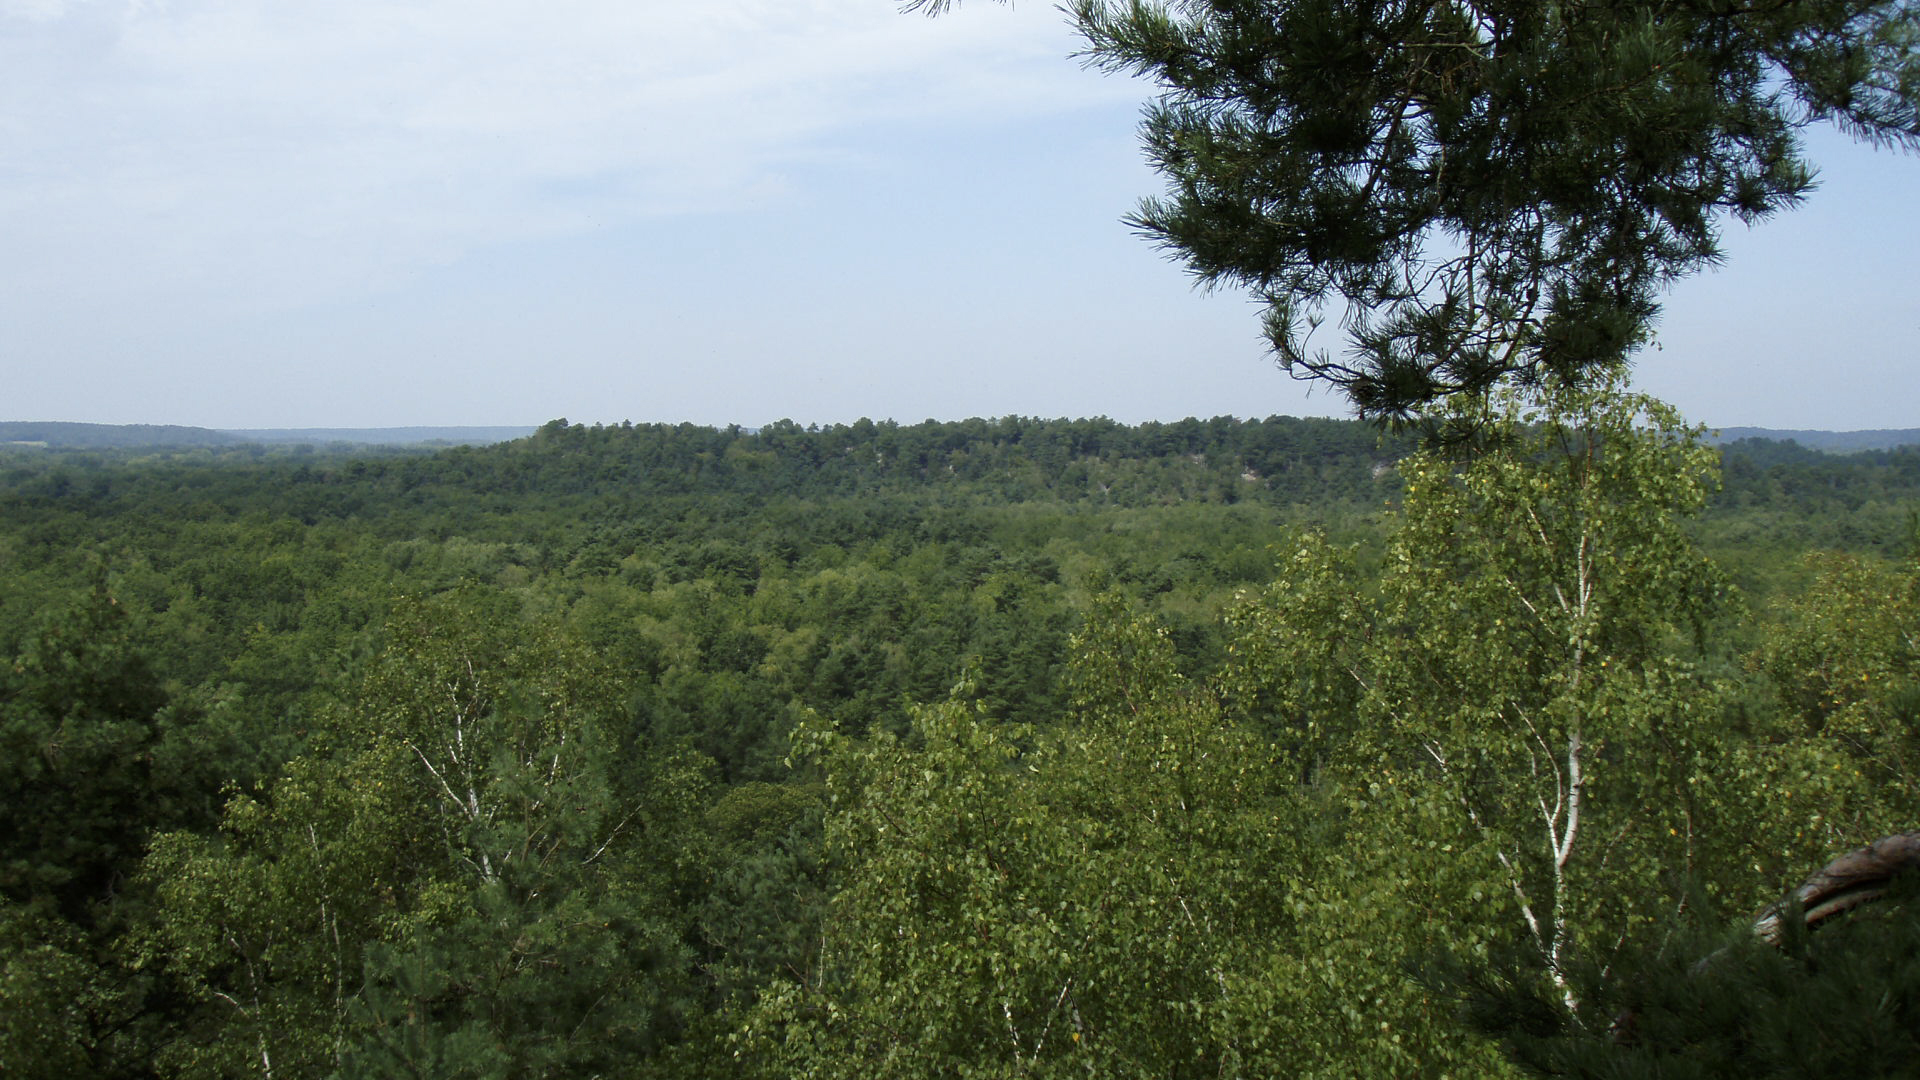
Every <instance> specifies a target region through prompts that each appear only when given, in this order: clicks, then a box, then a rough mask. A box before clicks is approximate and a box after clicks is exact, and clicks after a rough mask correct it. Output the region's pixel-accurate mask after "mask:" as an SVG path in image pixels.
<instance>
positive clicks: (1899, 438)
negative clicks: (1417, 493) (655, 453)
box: [0, 420, 1920, 454]
mask: <svg viewBox="0 0 1920 1080" xmlns="http://www.w3.org/2000/svg"><path fill="white" fill-rule="evenodd" d="M1353 422H1354V423H1357V422H1358V421H1353ZM538 430H539V428H537V427H535V426H534V425H531V424H529V425H525V426H519V427H379V428H226V429H220V430H215V429H213V428H201V427H184V426H181V425H177V424H81V423H69V422H65V421H38V420H32V421H30V420H0V446H6V445H9V444H12V445H16V446H17V445H26V446H44V447H47V448H49V449H61V450H72V449H88V450H107V449H118V448H124V449H141V448H155V449H167V448H192V447H217V446H240V445H244V444H246V443H262V444H271V445H279V446H299V445H307V446H328V445H335V444H342V443H344V444H348V445H352V446H485V445H489V444H492V443H502V442H510V441H512V440H514V439H522V438H525V437H527V436H529V435H532V434H533V433H534V432H536V431H538ZM740 430H741V432H742V433H743V434H746V435H753V434H756V433H757V432H758V430H759V429H758V428H741V429H740ZM1715 434H1716V435H1717V437H1716V438H1715V439H1714V441H1715V442H1718V443H1731V442H1738V441H1740V440H1741V439H1771V440H1773V441H1775V442H1787V441H1792V442H1796V443H1798V444H1800V445H1801V446H1803V447H1806V448H1807V449H1809V450H1820V451H1824V452H1826V453H1839V454H1845V453H1853V452H1856V451H1861V450H1891V449H1893V448H1894V447H1897V446H1914V445H1920V428H1876V429H1873V430H1866V431H1813V430H1798V429H1788V428H1758V427H1728V428H1720V429H1719V430H1718V432H1717V433H1715Z"/></svg>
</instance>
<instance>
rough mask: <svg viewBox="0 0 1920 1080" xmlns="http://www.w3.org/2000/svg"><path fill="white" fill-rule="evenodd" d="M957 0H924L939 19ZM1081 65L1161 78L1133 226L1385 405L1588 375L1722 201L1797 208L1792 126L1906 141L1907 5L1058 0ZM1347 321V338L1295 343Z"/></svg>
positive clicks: (1286, 345)
mask: <svg viewBox="0 0 1920 1080" xmlns="http://www.w3.org/2000/svg"><path fill="white" fill-rule="evenodd" d="M948 6H950V2H949V0H914V2H913V3H910V4H909V5H908V7H909V8H910V9H913V8H923V9H927V10H930V11H938V10H940V9H943V8H945V7H948ZM1069 11H1070V13H1071V16H1072V18H1073V20H1074V22H1075V23H1076V25H1077V26H1078V28H1079V30H1080V32H1081V33H1082V35H1083V36H1084V37H1085V38H1086V40H1087V42H1088V49H1087V53H1086V55H1087V57H1088V59H1089V60H1090V62H1092V63H1093V64H1094V65H1096V66H1098V67H1101V68H1104V69H1107V70H1109V71H1124V72H1131V73H1135V74H1141V75H1146V76H1150V77H1151V78H1152V79H1154V80H1155V81H1156V82H1158V83H1159V84H1160V85H1161V86H1162V87H1164V89H1165V93H1164V94H1163V95H1162V96H1161V98H1160V99H1159V100H1158V102H1157V103H1155V104H1154V105H1152V106H1151V107H1150V108H1149V110H1148V112H1147V116H1146V122H1145V125H1144V129H1143V133H1144V139H1145V143H1146V150H1147V155H1148V157H1149V158H1150V159H1151V160H1152V162H1153V164H1154V165H1155V166H1156V167H1157V168H1158V169H1159V170H1160V171H1161V173H1162V174H1163V175H1164V176H1165V177H1166V178H1167V181H1168V188H1169V190H1168V193H1167V195H1166V196H1165V197H1164V198H1161V199H1155V200H1150V201H1148V202H1146V203H1144V204H1143V205H1142V207H1141V208H1140V210H1139V211H1138V213H1136V214H1135V215H1134V217H1133V218H1132V219H1131V220H1132V224H1133V225H1134V226H1135V227H1137V228H1138V229H1139V230H1140V231H1141V232H1142V233H1143V234H1145V235H1146V236H1148V237H1150V238H1152V239H1155V240H1157V241H1159V242H1160V243H1161V244H1163V245H1164V246H1165V247H1166V248H1167V249H1168V250H1169V251H1171V252H1173V253H1174V254H1176V255H1177V256H1178V257H1179V258H1181V259H1184V260H1185V261H1186V263H1187V265H1188V267H1189V268H1190V269H1191V270H1192V272H1193V273H1194V275H1195V276H1196V277H1197V278H1199V279H1200V280H1201V281H1202V282H1204V283H1206V284H1208V285H1222V286H1240V287H1245V288H1248V289H1250V290H1252V292H1253V293H1254V294H1255V295H1256V296H1257V297H1259V298H1260V299H1261V300H1262V301H1264V303H1265V305H1266V329H1267V334H1268V337H1269V338H1270V340H1271V341H1272V344H1273V348H1274V350H1275V352H1276V354H1277V355H1278V357H1279V359H1280V362H1281V363H1282V365H1283V366H1285V367H1286V368H1287V369H1288V370H1289V371H1291V372H1293V373H1294V374H1296V375H1298V376H1301V377H1305V378H1313V379H1324V380H1327V381H1329V382H1331V383H1333V384H1334V385H1336V386H1339V387H1340V388H1341V389H1342V390H1343V391H1345V392H1346V393H1347V394H1348V396H1349V397H1350V398H1351V400H1352V401H1353V403H1354V405H1355V406H1356V407H1357V408H1358V409H1359V411H1360V412H1361V414H1362V415H1366V416H1372V417H1397V416H1404V415H1407V414H1409V413H1412V412H1415V411H1418V410H1420V409H1421V408H1422V406H1424V405H1426V404H1429V403H1431V402H1433V401H1435V400H1436V399H1439V398H1442V397H1445V396H1447V395H1449V394H1452V393H1455V392H1459V391H1479V390H1483V389H1485V388H1487V387H1489V386H1491V385H1492V384H1493V383H1495V382H1497V381H1500V380H1501V379H1503V378H1504V377H1507V376H1519V377H1521V378H1522V379H1531V378H1533V377H1537V376H1539V375H1542V374H1556V375H1559V376H1561V377H1562V378H1567V377H1573V376H1580V375H1583V374H1586V373H1590V372H1593V371H1595V370H1604V369H1607V368H1610V367H1613V366H1615V365H1617V364H1618V363H1620V362H1622V361H1623V360H1625V359H1626V358H1627V357H1628V356H1630V355H1631V354H1632V352H1633V351H1634V350H1635V349H1637V348H1638V347H1640V346H1641V345H1643V344H1645V343H1646V342H1647V340H1648V337H1649V334H1650V328H1651V326H1652V324H1653V320H1654V317H1655V315H1656V314H1657V312H1658V303H1657V297H1658V295H1659V293H1660V290H1661V289H1662V288H1664V287H1665V286H1666V285H1667V284H1669V283H1670V282H1672V281H1673V280H1675V279H1676V278H1679V277H1683V276H1685V275H1687V274H1690V273H1693V272H1695V271H1697V270H1699V269H1701V268H1703V267H1705V266H1709V265H1711V264H1713V263H1714V262H1716V261H1717V260H1718V259H1719V258H1720V249H1719V246H1718V232H1719V224H1720V221H1721V219H1722V218H1723V217H1724V216H1726V215H1729V214H1730V215H1732V216H1733V217H1735V218H1737V219H1739V220H1741V221H1748V222H1750V221H1754V220H1757V219H1760V218H1764V217H1766V216H1768V215H1770V214H1772V213H1774V212H1776V211H1778V210H1781V209H1783V208H1786V207H1789V206H1792V205H1793V204H1794V203H1796V202H1798V201H1799V200H1800V199H1801V198H1802V197H1803V196H1805V194H1806V193H1807V191H1808V190H1809V189H1810V188H1811V187H1812V186H1813V179H1814V170H1813V167H1812V165H1811V164H1810V163H1809V162H1808V161H1807V160H1806V158H1805V157H1804V155H1803V153H1802V148H1801V144H1800V140H1799V132H1800V131H1801V130H1802V129H1803V128H1805V127H1806V126H1808V125H1810V124H1813V123H1816V122H1823V121H1825V122H1832V123H1834V124H1836V125H1838V126H1839V127H1840V128H1841V129H1842V130H1843V131H1846V132H1848V133H1850V134H1852V135H1854V136H1856V137H1859V138H1863V139H1866V140H1868V141H1871V142H1874V143H1878V144H1883V145H1896V146H1900V147H1904V148H1908V149H1914V148H1916V147H1920V109H1917V108H1916V104H1917V103H1920V59H1917V58H1916V54H1915V44H1916V42H1920V9H1917V8H1916V7H1915V5H1914V4H1913V3H1911V0H1784V2H1780V3H1766V4H1757V3H1748V2H1733V0H1670V2H1663V3H1657V4H1649V3H1644V2H1639V0H1575V2H1571V3H1555V4H1542V3H1536V2H1534V0H1493V2H1479V3H1469V2H1461V0H1451V2H1439V0H1427V2H1421V3H1411V2H1406V0H1390V2H1371V0H1369V2H1360V0H1207V2H1204V3H1203V2H1199V0H1179V2H1171V3H1165V2H1144V0H1125V2H1117V0H1074V2H1073V3H1072V4H1071V5H1070V7H1069ZM1329 318H1331V319H1337V320H1339V322H1340V325H1341V327H1342V328H1343V331H1344V334H1345V337H1346V339H1347V340H1346V343H1345V344H1346V348H1345V351H1344V352H1335V351H1332V350H1330V349H1328V348H1326V347H1325V346H1324V345H1322V344H1320V343H1317V342H1315V341H1314V340H1313V338H1314V331H1315V330H1316V329H1317V328H1318V327H1319V326H1320V325H1321V324H1322V322H1323V321H1324V320H1326V319H1329Z"/></svg>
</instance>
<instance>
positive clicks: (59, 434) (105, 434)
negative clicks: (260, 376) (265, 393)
mask: <svg viewBox="0 0 1920 1080" xmlns="http://www.w3.org/2000/svg"><path fill="white" fill-rule="evenodd" d="M245 441H246V440H244V439H239V438H235V437H234V436H232V435H228V434H226V433H224V432H219V431H212V430H210V429H208V428H197V427H180V426H178V425H175V424H74V423H66V422H63V421H51V420H49V421H38V420H0V445H5V444H8V443H13V444H25V445H28V446H45V447H48V448H49V449H58V450H111V449H117V448H122V447H127V448H133V447H181V446H236V445H238V444H240V443H242V442H245Z"/></svg>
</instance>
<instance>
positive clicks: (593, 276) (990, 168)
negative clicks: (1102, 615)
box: [0, 0, 1920, 430]
mask: <svg viewBox="0 0 1920 1080" xmlns="http://www.w3.org/2000/svg"><path fill="white" fill-rule="evenodd" d="M1076 47H1077V42H1076V40H1075V39H1074V37H1073V36H1072V33H1071V31H1070V30H1069V28H1068V27H1067V25H1066V23H1065V20H1064V17H1063V16H1062V15H1061V14H1060V13H1059V12H1058V11H1056V10H1054V9H1052V8H1051V7H1049V6H1047V5H1044V4H1040V3H1033V2H1027V3H1021V4H1017V5H1015V6H1013V7H1011V8H1009V7H1003V6H1000V5H996V4H988V3H984V2H975V3H972V4H969V5H966V6H964V7H963V8H961V9H960V10H958V11H956V12H953V13H950V14H948V15H946V16H943V17H941V18H939V19H933V20H929V19H926V18H924V17H921V16H917V15H905V14H901V13H900V12H899V10H898V8H897V6H896V5H895V4H893V3H891V2H890V0H696V2H693V3H688V2H687V0H672V2H666V0H545V2H542V3H534V2H530V0H329V2H327V3H319V2H305V3H300V2H286V0H278V2H270V0H0V419H4V420H70V421H88V422H95V423H115V424H124V423H153V424H187V425H196V426H203V427H214V428H266V427H383V426H409V425H513V424H539V423H543V422H545V421H547V420H551V419H555V418H559V417H565V418H568V419H570V420H572V421H574V422H597V423H615V422H619V421H621V420H633V421H635V422H643V421H665V422H680V421H691V422H695V423H702V424H727V423H740V424H746V425H758V424H764V423H767V422H770V421H772V420H776V419H780V418H791V419H794V420H798V421H800V422H802V423H832V422H841V421H850V420H853V419H856V418H859V417H861V416H867V417H873V418H876V419H878V418H891V419H895V420H899V421H901V422H903V423H911V422H915V421H919V420H922V419H927V418H934V419H943V420H944V419H958V418H964V417H969V416H1005V415H1010V414H1018V415H1023V416H1041V417H1056V416H1074V417H1078V416H1110V417H1113V418H1115V419H1118V420H1122V421H1127V422H1138V421H1142V420H1148V419H1160V420H1174V419H1179V418H1181V417H1185V416H1189V415H1192V416H1200V417H1211V416H1220V415H1231V416H1267V415H1272V414H1288V415H1321V416H1344V415H1348V412H1349V410H1348V408H1347V405H1346V403H1345V401H1344V400H1343V399H1342V398H1340V397H1339V396H1338V395H1336V394H1333V393H1330V392H1328V391H1327V390H1325V389H1316V388H1315V387H1314V386H1312V385H1311V384H1307V383H1302V382H1298V381H1295V380H1292V379H1290V378H1288V377H1287V376H1286V375H1285V374H1284V373H1282V372H1281V371H1279V369H1278V368H1277V367H1276V366H1275V365H1274V364H1273V362H1272V360H1271V358H1270V356H1269V355H1268V354H1267V352H1266V349H1265V346H1264V343H1263V342H1262V341H1261V339H1260V336H1259V321H1258V310H1257V308H1256V307H1255V305H1254V304H1253V303H1252V302H1251V301H1250V300H1248V299H1247V298H1246V297H1245V296H1244V295H1239V294H1235V293H1231V292H1220V293H1211V294H1210V293H1205V292H1199V291H1196V290H1195V289H1194V288H1193V286H1192V284H1191V281H1190V279H1189V278H1188V277H1187V275H1186V274H1185V273H1184V272H1183V271H1182V269H1181V268H1180V266H1179V265H1178V264H1177V263H1175V262H1172V261H1170V260H1169V259H1168V258H1167V257H1166V256H1165V254H1164V253H1162V252H1160V251H1158V250H1156V249H1155V248H1154V247H1153V246H1152V245H1151V244H1149V243H1147V242H1145V241H1143V240H1141V239H1139V238H1138V237H1136V236H1134V235H1132V234H1131V233H1130V232H1129V230H1128V229H1127V227H1126V226H1125V225H1124V224H1122V222H1121V218H1122V217H1123V216H1124V215H1125V214H1126V213H1127V212H1128V211H1129V210H1130V209H1131V208H1132V207H1133V205H1134V204H1135V202H1136V201H1137V200H1138V199H1139V198H1140V197H1142V196H1145V195H1151V194H1154V193H1156V192H1157V191H1158V190H1159V189H1160V184H1159V182H1158V180H1157V179H1156V177H1155V176H1154V175H1153V173H1152V172H1151V170H1150V169H1149V168H1148V167H1147V166H1146V165H1145V163H1144V162H1143V160H1142V159H1141V156H1140V152H1139V147H1138V141H1137V137H1136V128H1137V122H1138V115H1139V109H1140V105H1141V103H1142V102H1143V101H1145V100H1146V99H1147V98H1148V97H1149V96H1151V93H1152V87H1151V86H1149V85H1147V84H1145V83H1141V82H1138V81H1133V80H1128V79H1125V78H1119V77H1113V76H1106V75H1102V74H1100V73H1097V72H1094V71H1090V70H1087V69H1086V68H1084V67H1083V66H1082V65H1081V64H1080V63H1079V62H1078V61H1077V60H1075V59H1073V58H1072V56H1071V54H1072V53H1073V52H1074V51H1075V49H1076ZM1811 147H1812V156H1813V158H1814V160H1815V161H1816V162H1817V163H1818V164H1819V165H1820V167H1821V178H1822V185H1821V189H1820V190H1818V191H1816V192H1815V193H1814V195H1813V196H1812V197H1811V199H1810V200H1809V201H1808V203H1807V204H1806V205H1805V206H1804V207H1802V208H1800V209H1797V210H1795V211H1793V212H1791V213H1788V214H1785V215H1783V216H1781V217H1778V218H1776V219H1774V220H1771V221H1768V222H1765V223H1763V224H1761V225H1759V226H1757V227H1755V228H1753V229H1751V230H1749V229H1747V228H1745V227H1743V226H1739V225H1730V226H1729V227H1728V230H1727V235H1726V243H1725V247H1726V250H1727V256H1728V258H1727V262H1726V264H1725V265H1724V266H1723V267H1721V268H1719V269H1717V270H1714V271H1712V272H1709V273H1706V274H1703V275H1700V276H1698V277H1696V278H1693V279H1690V280H1688V281H1685V282H1682V283H1681V284H1680V285H1678V286H1677V287H1676V288H1675V289H1674V291H1673V292H1672V294H1671V295H1669V296H1668V297H1667V299H1666V314H1665V316H1664V318H1663V320H1662V324H1661V341H1660V344H1659V346H1658V348H1656V349H1655V350H1652V351H1649V352H1647V353H1646V354H1644V355H1643V356H1642V357H1641V359H1640V361H1639V363H1638V366H1637V381H1638V383H1639V385H1640V387H1641V388H1642V389H1645V390H1647V391H1649V392H1652V393H1655V394H1657V395H1659V396H1661V397H1664V398H1666V399H1668V400H1669V401H1672V402H1673V403H1674V404H1676V405H1678V406H1679V407H1680V408H1681V409H1682V411H1683V412H1685V413H1686V414H1687V415H1688V416H1689V417H1690V418H1692V419H1694V420H1697V421H1700V422H1704V423H1708V424H1714V425H1723V426H1761V427H1773V428H1827V429H1837V430H1850V429H1859V428H1907V427H1920V198H1915V195H1916V194H1920V156H1916V155H1903V154H1899V153H1894V152H1885V151H1882V152H1874V151H1871V150H1867V149H1863V148H1861V147H1858V146H1856V145H1854V144H1852V143H1850V142H1848V141H1846V140H1844V139H1842V138H1839V137H1837V136H1827V135H1822V136H1818V137H1816V138H1814V139H1813V140H1812V141H1811Z"/></svg>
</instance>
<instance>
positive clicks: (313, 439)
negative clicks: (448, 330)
mask: <svg viewBox="0 0 1920 1080" xmlns="http://www.w3.org/2000/svg"><path fill="white" fill-rule="evenodd" d="M535 430H537V429H536V428H535V427H533V425H531V424H529V425H527V426H525V427H392V428H241V429H234V430H226V431H217V430H214V429H213V428H202V427H182V426H180V425H178V424H80V423H69V422H66V421H52V420H46V421H42V420H0V446H7V445H13V446H44V447H46V448H48V449H50V450H121V449H126V450H143V449H154V450H169V449H191V448H194V447H214V446H244V445H245V444H247V443H267V444H273V445H278V446H299V445H309V446H330V445H334V444H337V443H347V444H350V445H353V446H483V445H486V444H489V443H498V442H507V441H510V440H512V439H520V438H525V437H526V436H528V435H531V434H533V433H534V431H535Z"/></svg>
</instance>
